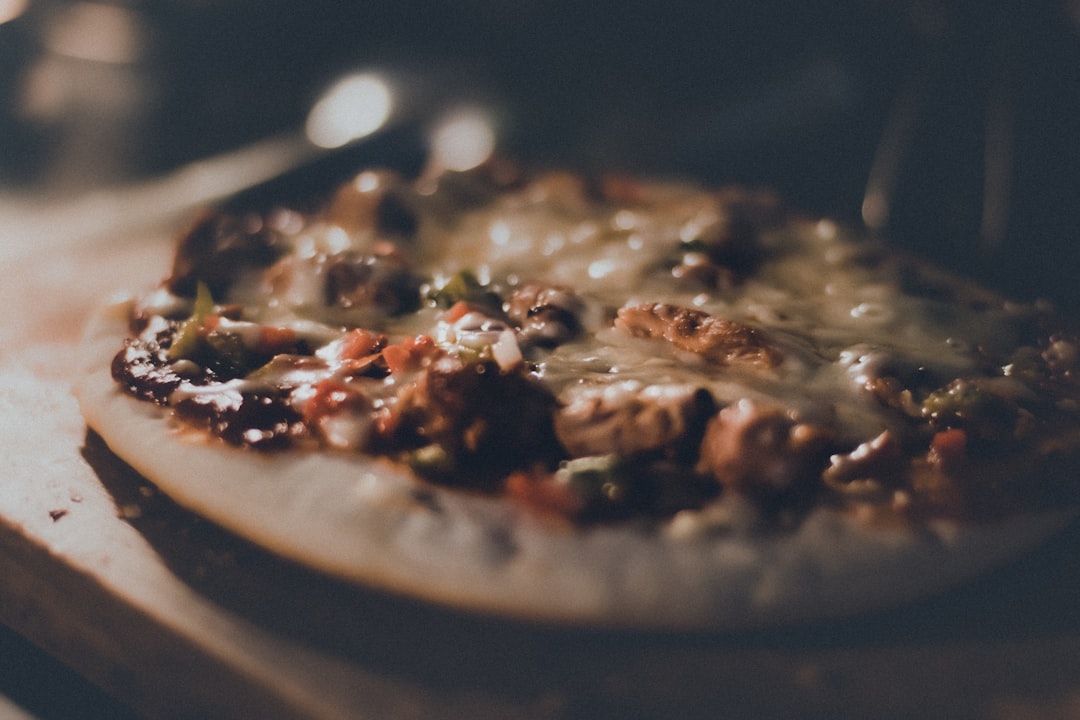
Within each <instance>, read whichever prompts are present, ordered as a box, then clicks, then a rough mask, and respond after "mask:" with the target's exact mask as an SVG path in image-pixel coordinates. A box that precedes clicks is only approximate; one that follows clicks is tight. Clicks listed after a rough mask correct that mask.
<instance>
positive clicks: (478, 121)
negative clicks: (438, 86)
mask: <svg viewBox="0 0 1080 720" xmlns="http://www.w3.org/2000/svg"><path fill="white" fill-rule="evenodd" d="M494 151H495V127H494V123H493V122H492V120H491V118H490V117H489V116H488V115H487V114H486V113H484V112H482V111H480V110H474V109H467V110H458V111H455V112H453V113H451V114H448V115H446V116H444V117H443V118H442V120H441V121H440V122H439V123H438V124H437V125H436V126H435V129H434V130H433V131H432V133H431V162H432V163H433V164H434V165H436V166H438V167H440V168H444V169H446V170H458V171H462V170H469V169H471V168H474V167H476V166H477V165H479V164H481V163H482V162H484V161H485V160H487V159H488V158H489V157H491V154H492V153H493V152H494Z"/></svg>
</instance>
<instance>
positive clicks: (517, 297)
mask: <svg viewBox="0 0 1080 720" xmlns="http://www.w3.org/2000/svg"><path fill="white" fill-rule="evenodd" d="M584 312H585V303H584V301H583V300H582V299H581V298H580V297H578V296H577V295H576V294H574V292H573V291H572V290H570V289H569V288H565V287H561V286H557V285H545V284H542V283H536V282H530V283H526V284H525V285H523V286H521V287H519V288H517V289H515V290H514V292H513V294H512V295H511V296H510V299H509V300H508V301H507V303H506V314H507V316H508V317H509V318H510V319H511V320H512V321H513V322H514V323H515V324H516V325H517V327H518V332H519V338H520V339H521V340H522V341H523V342H524V343H526V344H528V345H535V346H540V347H554V346H556V345H561V344H562V343H564V342H567V341H569V340H573V339H574V338H575V337H577V336H578V335H579V334H580V333H581V332H582V329H583V328H582V315H583V314H584Z"/></svg>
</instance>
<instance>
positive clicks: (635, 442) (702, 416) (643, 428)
mask: <svg viewBox="0 0 1080 720" xmlns="http://www.w3.org/2000/svg"><path fill="white" fill-rule="evenodd" d="M714 409H715V403H714V401H713V399H712V396H710V395H709V393H708V391H706V390H704V389H702V388H697V387H694V386H692V385H644V384H643V383H641V382H639V381H637V380H626V381H623V382H617V383H611V384H609V385H605V386H600V387H595V388H588V389H586V390H584V391H583V392H578V393H577V394H576V395H575V396H573V398H572V399H570V400H569V401H568V402H567V404H566V405H565V406H564V407H562V408H561V409H560V410H559V411H558V413H557V414H556V416H555V432H556V434H557V435H558V438H559V441H560V442H561V443H562V444H563V447H565V448H566V449H567V451H568V452H569V453H570V454H571V455H573V456H575V457H579V456H587V455H606V454H616V455H622V456H629V455H633V454H635V453H641V452H647V451H654V450H662V451H667V452H669V453H670V454H672V455H674V456H676V457H683V458H685V457H687V456H688V455H690V454H691V452H694V453H696V449H697V445H698V443H699V442H700V439H701V433H702V431H703V429H704V424H705V420H706V419H707V418H708V417H709V416H710V415H712V413H713V412H714Z"/></svg>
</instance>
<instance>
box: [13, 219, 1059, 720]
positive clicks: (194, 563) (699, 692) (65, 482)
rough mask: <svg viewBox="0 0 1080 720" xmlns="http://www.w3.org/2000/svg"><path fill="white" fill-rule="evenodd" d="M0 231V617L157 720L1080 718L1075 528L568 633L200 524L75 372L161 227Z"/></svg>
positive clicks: (155, 272)
mask: <svg viewBox="0 0 1080 720" xmlns="http://www.w3.org/2000/svg"><path fill="white" fill-rule="evenodd" d="M73 237H75V236H74V235H73ZM0 249H2V252H0V259H3V260H4V261H5V270H6V271H7V272H5V279H4V281H3V285H2V286H0V307H2V308H3V309H4V310H3V315H2V316H0V450H2V451H3V453H2V456H0V621H2V622H3V623H4V624H5V625H7V626H8V627H9V628H11V629H12V630H14V631H15V632H17V633H19V634H20V635H21V636H24V637H26V638H28V639H29V640H30V641H32V642H33V643H35V644H36V645H37V646H38V647H40V648H42V649H44V650H45V651H46V652H47V653H49V654H50V655H52V656H55V657H56V658H59V659H60V660H61V661H63V662H64V663H65V664H66V665H68V666H70V667H71V668H73V669H74V670H75V671H77V672H78V673H80V674H81V675H82V676H84V677H86V678H87V679H89V680H90V681H91V682H92V683H93V684H94V685H95V686H97V687H100V688H102V689H103V690H104V691H105V692H106V693H108V694H109V695H110V696H112V697H114V698H116V699H117V700H118V701H119V704H118V706H119V707H129V708H133V709H134V711H135V712H136V713H137V714H138V715H141V716H145V717H148V718H203V717H221V718H251V717H261V718H278V717H280V718H398V717H401V718H443V717H446V718H459V717H460V718H582V719H584V718H597V717H599V718H606V717H612V718H615V717H618V718H638V717H640V718H653V717H655V718H661V717H665V718H666V717H680V718H716V717H724V718H744V717H745V718H759V717H774V716H783V717H806V718H862V717H876V718H907V717H914V716H918V717H942V718H945V717H948V718H961V719H962V718H990V719H993V720H997V719H999V718H1000V719H1002V720H1004V719H1006V718H1009V719H1011V718H1069V717H1076V716H1080V553H1077V549H1080V525H1074V526H1071V527H1069V528H1068V529H1067V530H1066V531H1065V532H1064V533H1062V534H1061V535H1060V536H1059V537H1057V538H1055V539H1054V540H1053V541H1051V542H1050V543H1048V544H1047V546H1046V547H1044V548H1042V549H1040V550H1039V551H1038V552H1036V553H1035V554H1033V555H1031V556H1029V557H1028V558H1025V559H1024V560H1023V561H1021V562H1019V563H1017V564H1016V565H1014V566H1010V567H1008V568H1004V569H1002V570H1001V571H1000V572H997V573H995V574H992V575H991V576H988V577H985V578H982V579H980V580H979V581H977V582H975V583H972V584H970V585H967V586H965V587H962V588H958V589H957V590H955V591H953V592H951V593H949V594H947V595H944V596H941V597H937V598H931V599H929V600H927V601H925V602H922V603H919V604H917V605H914V606H910V607H905V608H900V609H897V610H895V611H891V612H885V613H878V614H874V615H870V616H865V617H859V618H853V619H849V620H845V621H840V622H831V623H827V624H822V625H816V626H809V627H799V628H788V629H783V630H777V631H772V632H767V633H754V634H742V635H735V636H731V635H727V636H671V635H644V636H643V635H637V634H632V633H598V632H586V631H574V630H565V629H558V628H544V627H533V626H528V625H524V624H516V623H509V622H502V621H497V620H492V619H486V618H482V617H474V616H469V615H461V614H456V613H453V612H449V611H445V610H441V609H439V608H432V607H427V606H424V605H420V604H416V603H411V602H409V601H406V600H402V599H399V598H393V597H387V596H385V595H381V594H378V593H374V592H369V591H365V590H364V589H361V588H355V587H350V586H346V585H343V584H340V583H337V582H334V581H332V580H329V579H327V578H324V577H321V576H318V575H315V574H313V573H311V572H308V571H306V570H304V569H302V568H298V567H295V566H293V565H290V564H289V563H286V562H283V561H281V560H279V559H277V558H275V557H271V556H269V555H267V554H266V553H264V552H261V551H260V550H259V549H257V548H254V547H251V546H250V545H248V544H246V543H244V542H242V541H240V540H238V539H236V538H234V537H231V536H230V535H228V534H226V533H224V532H222V531H220V530H219V529H217V528H215V527H213V526H211V525H209V524H208V523H206V522H203V521H200V520H199V519H198V518H195V517H193V516H191V515H190V514H188V513H186V512H185V511H183V510H181V509H179V508H177V507H176V506H175V505H173V504H172V503H171V502H170V501H169V500H168V499H167V498H165V497H163V496H162V495H161V494H159V493H157V492H156V491H155V490H154V489H153V488H152V487H150V486H149V485H148V484H147V483H146V482H145V481H144V480H143V479H142V478H140V477H139V476H137V475H136V474H134V473H133V472H132V471H131V470H130V469H128V468H127V467H126V466H125V465H124V464H123V463H121V462H120V461H119V460H118V459H117V458H116V457H115V456H113V455H112V454H111V453H110V452H109V451H108V449H107V448H105V447H104V446H103V444H102V443H101V442H100V441H99V440H98V438H97V437H96V436H94V435H93V434H90V433H87V431H86V429H85V427H84V425H83V424H82V421H81V419H80V418H79V415H78V412H77V408H76V405H75V403H74V400H73V399H72V398H71V397H70V394H69V392H68V386H67V380H66V374H65V371H66V369H67V367H68V362H69V357H70V353H71V352H73V347H74V342H75V339H76V337H77V334H78V330H79V326H80V324H81V322H82V320H83V318H84V317H85V314H86V313H87V312H88V311H89V308H90V307H91V306H92V305H93V304H94V303H95V302H96V301H97V300H98V299H100V298H101V297H103V296H104V295H105V294H106V293H108V292H110V291H111V290H113V289H117V288H123V287H129V286H131V285H132V284H133V283H138V282H140V280H141V279H143V278H146V277H158V276H159V275H161V273H162V272H163V270H164V268H165V267H166V258H167V252H168V246H167V243H166V242H165V239H164V234H163V233H157V234H153V235H151V236H148V237H145V238H142V239H139V240H134V239H131V238H125V237H104V238H101V237H98V238H95V239H93V240H92V241H86V240H83V241H81V242H77V243H76V242H72V243H69V244H67V245H63V244H61V245H57V246H53V247H51V248H44V249H38V250H35V249H34V248H31V247H13V246H11V245H10V244H9V245H7V246H4V245H2V244H0ZM46 250H47V252H46Z"/></svg>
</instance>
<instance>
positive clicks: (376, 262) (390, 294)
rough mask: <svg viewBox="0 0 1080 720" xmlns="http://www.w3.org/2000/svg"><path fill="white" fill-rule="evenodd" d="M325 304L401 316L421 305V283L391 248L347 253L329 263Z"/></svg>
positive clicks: (329, 259)
mask: <svg viewBox="0 0 1080 720" xmlns="http://www.w3.org/2000/svg"><path fill="white" fill-rule="evenodd" d="M324 272H325V275H326V304H327V305H329V306H337V307H341V308H346V309H348V308H371V307H374V308H378V309H379V310H381V311H383V312H385V313H386V314H387V315H391V316H393V315H402V314H404V313H408V312H412V311H414V310H416V309H417V308H418V307H419V305H420V286H421V285H422V280H421V278H420V277H418V276H417V275H415V274H413V272H412V270H411V268H410V267H409V264H408V262H406V260H405V258H404V257H403V256H402V255H400V254H399V253H398V252H396V250H395V248H394V247H393V246H390V245H380V246H379V247H377V248H376V250H375V252H372V253H369V254H360V253H356V252H352V251H346V252H343V253H339V254H336V255H333V256H331V257H328V258H327V259H326V269H325V271H324Z"/></svg>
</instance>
